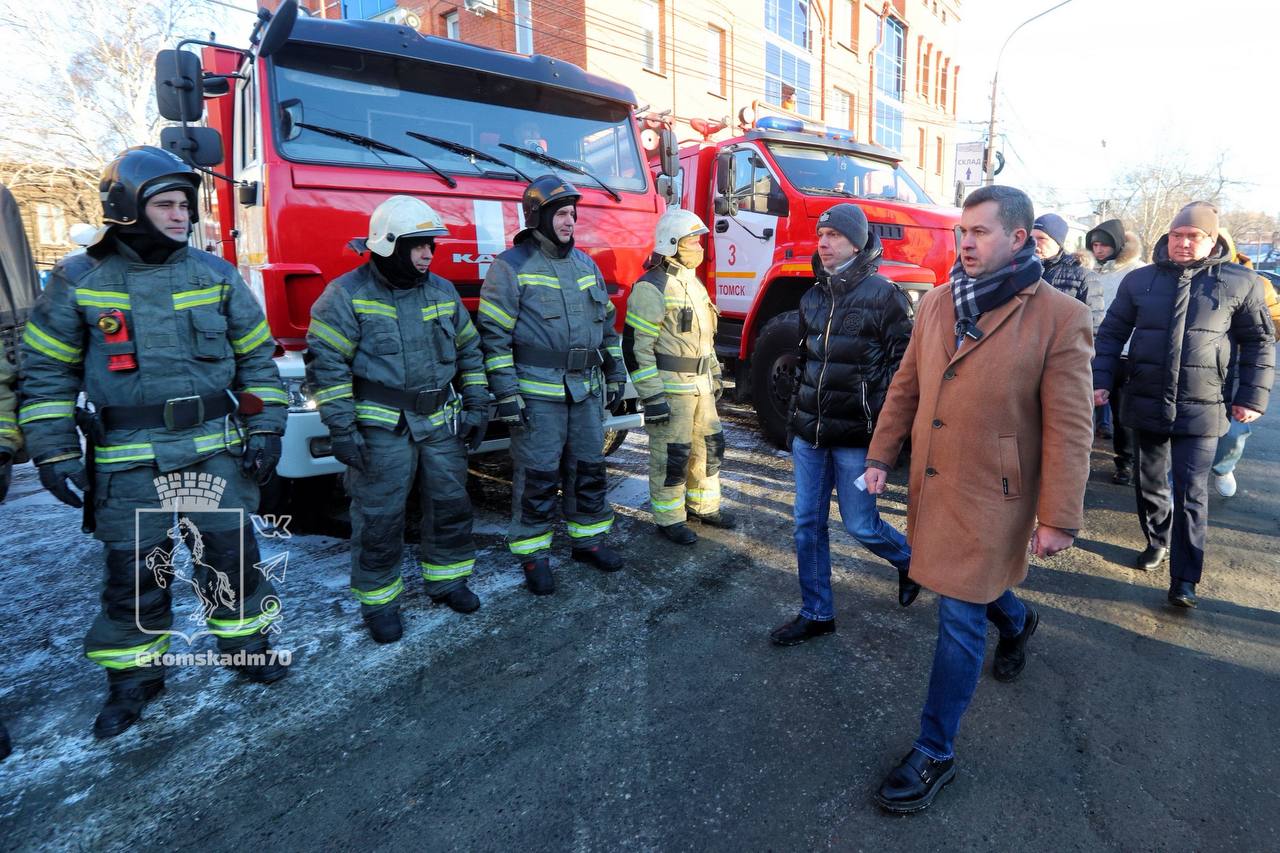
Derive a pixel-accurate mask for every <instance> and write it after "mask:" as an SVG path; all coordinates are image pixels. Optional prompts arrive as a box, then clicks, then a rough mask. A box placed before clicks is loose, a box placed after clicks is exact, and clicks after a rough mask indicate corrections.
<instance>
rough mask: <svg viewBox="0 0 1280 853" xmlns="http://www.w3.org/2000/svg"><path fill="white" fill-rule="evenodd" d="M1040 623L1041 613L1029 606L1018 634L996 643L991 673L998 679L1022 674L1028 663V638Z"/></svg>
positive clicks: (1007, 678)
mask: <svg viewBox="0 0 1280 853" xmlns="http://www.w3.org/2000/svg"><path fill="white" fill-rule="evenodd" d="M1039 624H1040V614H1039V613H1037V612H1036V611H1035V609H1034V608H1031V607H1028V608H1027V616H1026V619H1025V620H1024V621H1023V623H1022V631H1021V632H1019V634H1018V636H1016V637H1009V638H1008V639H1005V638H1004V637H1001V638H1000V642H998V643H996V656H995V660H993V661H992V662H991V675H992V677H993V678H995V680H996V681H1013V680H1014V679H1015V678H1017V677H1018V676H1019V675H1021V674H1022V670H1023V669H1024V668H1025V667H1026V665H1027V640H1030V639H1031V635H1032V634H1034V633H1035V632H1036V626H1037V625H1039Z"/></svg>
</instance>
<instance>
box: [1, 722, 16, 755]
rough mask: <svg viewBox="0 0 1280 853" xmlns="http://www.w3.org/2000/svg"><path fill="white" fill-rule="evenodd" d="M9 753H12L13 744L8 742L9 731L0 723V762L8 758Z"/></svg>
mask: <svg viewBox="0 0 1280 853" xmlns="http://www.w3.org/2000/svg"><path fill="white" fill-rule="evenodd" d="M11 752H13V742H12V741H10V740H9V730H8V729H7V728H5V725H4V723H0V761H4V760H5V759H6V758H8V757H9V753H11Z"/></svg>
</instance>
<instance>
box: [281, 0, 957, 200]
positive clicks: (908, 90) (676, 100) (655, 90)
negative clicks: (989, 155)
mask: <svg viewBox="0 0 1280 853" xmlns="http://www.w3.org/2000/svg"><path fill="white" fill-rule="evenodd" d="M303 5H305V6H308V7H309V9H310V11H311V12H312V14H315V15H317V16H320V17H347V18H376V19H383V20H392V21H395V22H397V23H409V24H411V25H414V26H416V27H417V28H418V29H419V30H420V31H421V32H423V33H424V34H427V35H434V36H440V37H444V38H456V39H461V40H462V41H466V42H471V43H474V44H481V45H484V46H486V47H494V48H500V49H503V50H511V51H517V52H521V53H543V54H547V55H549V56H553V57H556V58H558V59H563V60H566V61H568V62H572V63H574V64H575V65H578V66H581V67H582V68H585V69H587V70H588V71H590V72H592V73H594V74H599V75H601V76H603V77H608V78H611V79H614V80H618V81H621V82H624V83H626V84H627V85H629V86H630V87H631V88H632V89H634V90H635V93H636V97H637V99H638V100H639V105H640V106H641V107H644V106H646V105H647V106H648V108H649V111H651V112H655V113H656V112H662V111H665V110H670V111H671V115H672V116H674V118H675V120H676V130H677V133H678V134H679V136H680V137H681V138H682V139H685V138H689V137H692V136H694V133H693V131H692V130H691V129H690V127H689V125H688V122H689V120H690V119H694V118H707V119H718V120H724V121H726V122H728V123H729V125H730V128H731V130H730V131H729V132H733V131H732V128H733V127H734V126H735V125H736V124H737V117H738V116H739V114H740V111H741V110H742V109H743V108H744V107H748V106H751V105H752V104H753V103H755V102H757V101H759V102H764V103H767V104H773V105H778V106H786V107H787V108H789V109H791V110H793V111H794V112H797V113H799V114H801V115H803V116H806V117H808V118H810V119H812V120H813V121H815V122H817V123H820V124H825V125H829V126H833V127H840V128H848V129H852V130H853V131H854V134H855V136H856V138H857V139H859V140H863V141H872V142H876V143H878V144H881V145H884V146H885V147H888V148H891V149H894V150H896V151H898V152H900V153H901V154H902V155H903V158H904V163H905V165H907V166H908V167H909V168H910V169H911V170H912V172H913V173H914V175H915V176H916V178H917V179H918V180H919V181H920V183H921V184H922V185H923V186H924V187H925V188H926V189H927V190H928V191H929V192H930V193H931V194H932V195H933V196H934V198H935V199H937V200H939V201H943V202H948V201H949V200H950V199H951V198H952V196H953V179H952V171H953V162H954V159H955V157H954V145H955V136H956V127H955V117H956V90H957V87H958V85H959V82H960V64H959V62H958V61H957V57H956V52H955V48H956V40H957V36H956V30H957V27H956V24H958V22H959V14H958V13H959V8H960V5H961V0H877V1H876V2H865V0H745V2H731V0H681V2H679V3H677V2H676V0H608V2H605V0H400V3H399V5H397V4H396V2H395V0H303Z"/></svg>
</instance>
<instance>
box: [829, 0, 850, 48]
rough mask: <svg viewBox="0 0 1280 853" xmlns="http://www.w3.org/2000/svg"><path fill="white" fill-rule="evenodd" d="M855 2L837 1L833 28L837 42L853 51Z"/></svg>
mask: <svg viewBox="0 0 1280 853" xmlns="http://www.w3.org/2000/svg"><path fill="white" fill-rule="evenodd" d="M853 11H854V9H853V0H835V12H834V15H833V21H832V26H833V27H834V28H835V37H836V41H837V42H838V43H840V44H842V45H844V46H845V47H847V48H849V49H850V50H853Z"/></svg>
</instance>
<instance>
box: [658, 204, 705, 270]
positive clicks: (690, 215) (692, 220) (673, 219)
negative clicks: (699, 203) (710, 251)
mask: <svg viewBox="0 0 1280 853" xmlns="http://www.w3.org/2000/svg"><path fill="white" fill-rule="evenodd" d="M706 233H708V229H707V226H706V224H705V223H704V222H703V221H702V220H701V219H699V218H698V214H696V213H694V212H693V211H692V210H683V209H681V208H678V207H677V208H672V209H670V210H668V211H667V212H666V213H664V214H662V218H661V219H659V220H658V227H657V229H656V230H655V232H654V237H653V250H654V251H655V252H657V253H658V254H659V255H666V256H667V257H668V258H670V257H672V256H674V255H675V253H676V249H677V248H678V247H679V245H680V241H681V240H683V239H684V238H685V237H692V236H694V235H697V234H706Z"/></svg>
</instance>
